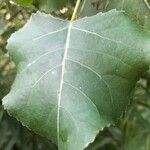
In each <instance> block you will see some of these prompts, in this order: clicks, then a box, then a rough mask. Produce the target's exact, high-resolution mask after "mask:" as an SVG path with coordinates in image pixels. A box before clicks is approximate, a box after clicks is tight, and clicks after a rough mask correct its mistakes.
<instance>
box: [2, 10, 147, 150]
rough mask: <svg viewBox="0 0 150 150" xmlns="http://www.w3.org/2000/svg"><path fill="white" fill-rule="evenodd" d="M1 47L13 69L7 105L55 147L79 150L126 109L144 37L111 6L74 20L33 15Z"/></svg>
mask: <svg viewBox="0 0 150 150" xmlns="http://www.w3.org/2000/svg"><path fill="white" fill-rule="evenodd" d="M7 48H8V50H9V53H10V56H11V57H12V59H13V60H14V62H15V63H16V65H17V70H18V73H17V76H16V80H15V82H14V84H13V86H12V88H11V91H10V93H9V94H8V95H7V96H6V97H5V98H4V99H3V105H4V107H5V109H6V110H7V111H8V112H9V114H10V115H12V116H14V117H16V118H17V120H19V121H21V122H22V124H23V125H25V126H26V127H28V128H29V129H32V130H34V131H35V132H36V133H39V134H41V135H43V136H45V137H47V138H48V139H51V140H52V141H53V142H54V143H56V144H57V145H58V147H59V149H60V150H82V149H83V148H84V147H86V146H88V144H89V143H90V142H92V141H93V140H94V138H95V136H96V134H98V132H99V130H102V129H103V128H104V127H105V126H108V125H110V124H112V123H114V122H115V121H116V120H118V119H119V117H120V116H121V114H122V113H123V112H124V110H125V108H126V107H127V104H128V103H129V99H130V97H131V92H132V90H133V88H134V85H135V83H136V81H137V80H138V79H139V77H140V76H141V74H142V73H143V72H145V71H146V70H147V69H148V65H149V58H150V55H149V50H150V35H149V34H148V33H146V32H143V31H142V30H140V29H139V28H138V27H137V26H136V25H135V24H134V23H133V22H132V21H130V20H129V19H128V17H127V16H126V15H124V14H123V13H122V12H118V11H116V10H112V11H109V12H107V13H104V14H102V13H99V14H97V15H95V16H93V17H87V18H83V19H80V20H77V21H74V22H69V21H63V20H60V19H57V18H54V17H52V16H49V15H46V14H43V13H40V12H38V13H36V14H34V15H33V16H32V17H31V19H30V20H29V22H28V23H27V24H26V25H25V27H23V28H22V29H21V30H20V31H18V32H16V33H15V34H13V35H12V36H11V38H10V39H9V40H8V46H7Z"/></svg>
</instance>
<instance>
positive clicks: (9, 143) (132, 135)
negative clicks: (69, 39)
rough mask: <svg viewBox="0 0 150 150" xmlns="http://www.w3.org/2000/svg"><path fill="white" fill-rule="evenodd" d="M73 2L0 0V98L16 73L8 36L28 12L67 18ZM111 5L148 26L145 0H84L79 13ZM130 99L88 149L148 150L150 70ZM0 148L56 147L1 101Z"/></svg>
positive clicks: (149, 19)
mask: <svg viewBox="0 0 150 150" xmlns="http://www.w3.org/2000/svg"><path fill="white" fill-rule="evenodd" d="M74 4H75V1H74V0H69V1H68V0H58V1H57V2H56V1H53V0H43V1H40V0H15V1H10V0H0V99H2V98H3V97H4V96H5V95H6V94H7V93H8V92H9V89H10V86H11V84H12V82H13V80H14V78H15V74H16V68H15V64H14V63H13V62H12V61H11V58H9V56H8V54H7V50H6V48H5V47H6V43H7V39H8V38H9V36H10V35H11V34H12V33H13V32H15V31H16V30H18V29H19V28H20V27H22V26H23V25H24V24H25V22H26V21H27V19H28V18H29V16H30V14H31V13H33V12H35V11H37V10H39V9H40V10H41V11H45V12H47V13H52V14H53V15H55V16H59V17H62V18H70V16H71V14H72V11H73V6H74ZM112 8H116V9H119V10H125V12H126V13H127V14H128V15H129V16H130V18H131V19H133V20H134V21H136V22H137V23H138V24H140V25H141V26H142V27H143V29H144V30H150V1H148V0H147V1H146V0H120V1H118V0H85V1H83V3H82V6H81V13H80V14H79V16H81V17H83V16H87V15H88V16H90V15H94V14H96V13H97V12H99V11H103V12H105V11H108V10H110V9H112ZM131 103H132V106H131V107H129V108H128V110H127V111H126V113H125V114H124V115H123V117H122V118H121V119H120V120H119V121H118V123H117V126H115V127H114V126H111V127H108V128H105V129H104V131H103V132H101V133H100V134H99V135H98V136H97V138H96V140H95V142H94V143H93V144H90V145H89V147H88V148H87V150H120V149H122V150H134V149H135V150H150V71H149V72H147V73H145V74H144V75H143V77H142V78H141V80H140V81H139V82H138V83H137V86H136V88H135V91H134V98H133V100H131ZM1 149H2V150H38V149H39V150H46V149H49V150H55V149H57V147H56V146H55V145H53V144H52V143H51V142H50V141H48V140H46V139H44V138H43V137H40V136H38V135H35V134H34V133H32V132H31V131H29V130H28V129H26V128H25V127H23V126H22V125H21V124H20V123H18V122H17V121H16V120H15V119H13V118H11V117H9V116H8V115H7V113H6V112H4V110H3V108H2V106H1V105H0V150H1Z"/></svg>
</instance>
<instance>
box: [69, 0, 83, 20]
mask: <svg viewBox="0 0 150 150" xmlns="http://www.w3.org/2000/svg"><path fill="white" fill-rule="evenodd" d="M80 2H81V0H77V3H76V6H75V8H74V11H73V15H72V17H71V21H74V20H75V19H76V16H77V12H78V9H79V6H80Z"/></svg>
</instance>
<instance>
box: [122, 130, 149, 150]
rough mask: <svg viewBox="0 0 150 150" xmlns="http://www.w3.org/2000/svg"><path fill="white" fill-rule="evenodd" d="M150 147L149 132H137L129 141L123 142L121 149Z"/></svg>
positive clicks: (147, 148) (139, 149) (145, 149)
mask: <svg viewBox="0 0 150 150" xmlns="http://www.w3.org/2000/svg"><path fill="white" fill-rule="evenodd" d="M149 148H150V133H149V132H144V131H143V132H139V133H138V134H137V136H135V137H134V138H132V139H131V140H130V141H127V142H125V144H124V146H123V149H122V150H149Z"/></svg>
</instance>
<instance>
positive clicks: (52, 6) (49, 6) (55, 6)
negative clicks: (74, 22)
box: [36, 0, 72, 12]
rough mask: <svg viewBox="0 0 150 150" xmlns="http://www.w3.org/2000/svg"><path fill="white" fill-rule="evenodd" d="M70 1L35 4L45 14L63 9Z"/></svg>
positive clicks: (39, 1) (52, 0)
mask: <svg viewBox="0 0 150 150" xmlns="http://www.w3.org/2000/svg"><path fill="white" fill-rule="evenodd" d="M71 1H72V0H57V1H56V0H42V1H41V0H37V1H36V3H37V5H38V7H39V9H40V10H44V11H45V12H52V11H55V10H59V9H61V8H63V7H65V6H66V5H67V4H69V2H71Z"/></svg>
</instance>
